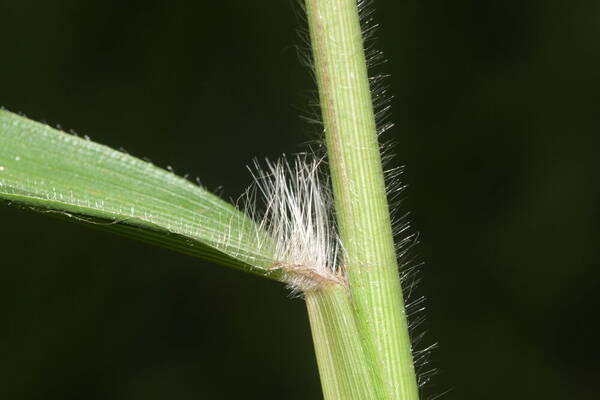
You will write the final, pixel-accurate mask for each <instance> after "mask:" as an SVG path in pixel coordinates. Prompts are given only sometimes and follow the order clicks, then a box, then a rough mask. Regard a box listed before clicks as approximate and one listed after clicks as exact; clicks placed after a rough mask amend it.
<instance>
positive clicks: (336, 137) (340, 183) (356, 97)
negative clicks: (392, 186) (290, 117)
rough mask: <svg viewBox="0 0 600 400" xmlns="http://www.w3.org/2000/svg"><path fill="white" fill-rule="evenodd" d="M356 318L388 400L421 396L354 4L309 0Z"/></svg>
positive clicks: (344, 0) (352, 0)
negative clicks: (414, 365)
mask: <svg viewBox="0 0 600 400" xmlns="http://www.w3.org/2000/svg"><path fill="white" fill-rule="evenodd" d="M305 1H306V9H307V15H308V23H309V30H310V38H311V44H312V49H313V60H314V69H315V74H316V77H317V84H318V88H319V97H320V103H321V111H322V117H323V123H324V127H325V139H326V144H327V152H328V156H329V165H330V169H331V177H332V184H333V190H334V197H335V207H336V215H337V220H338V226H339V230H340V236H341V239H342V243H343V246H344V265H345V268H346V271H347V277H348V281H349V287H350V294H351V298H352V302H353V303H352V304H353V308H354V316H355V318H356V324H357V327H358V329H359V332H360V335H361V338H362V340H363V343H364V346H365V351H366V354H371V355H372V356H373V360H371V362H372V366H373V368H375V369H376V374H377V375H379V376H381V377H382V379H383V385H384V391H385V398H387V399H403V400H416V399H418V386H417V381H416V377H415V371H414V367H413V360H412V354H411V344H410V337H409V333H408V328H407V322H406V316H405V314H404V304H403V299H402V291H401V287H400V278H399V275H398V264H397V261H396V252H395V247H394V241H393V237H392V228H391V223H390V215H389V207H388V204H387V198H386V188H385V181H384V175H383V168H382V164H381V156H380V150H379V143H378V139H377V128H376V121H375V116H374V112H373V105H372V99H371V93H370V87H369V79H368V75H367V66H366V61H365V54H364V48H363V38H362V33H361V28H360V21H359V16H358V9H357V3H356V0H305Z"/></svg>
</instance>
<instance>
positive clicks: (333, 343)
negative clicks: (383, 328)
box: [305, 285, 382, 400]
mask: <svg viewBox="0 0 600 400" xmlns="http://www.w3.org/2000/svg"><path fill="white" fill-rule="evenodd" d="M305 300H306V307H307V309H308V315H309V319H310V326H311V331H312V335H313V342H314V345H315V353H316V355H317V362H318V364H319V371H320V375H321V386H322V387H323V395H324V397H325V400H359V399H360V400H363V399H364V400H372V399H380V398H382V397H381V395H382V393H381V384H380V382H378V381H377V377H376V375H375V373H374V372H375V371H374V370H373V369H372V368H370V361H369V357H368V356H367V354H366V353H365V351H364V349H363V346H362V343H361V339H360V335H359V333H358V329H357V326H356V323H355V320H354V318H353V315H352V314H353V311H352V305H351V303H350V297H349V295H348V290H347V288H346V287H345V286H343V285H330V286H326V287H323V288H321V289H319V290H315V291H310V292H306V293H305Z"/></svg>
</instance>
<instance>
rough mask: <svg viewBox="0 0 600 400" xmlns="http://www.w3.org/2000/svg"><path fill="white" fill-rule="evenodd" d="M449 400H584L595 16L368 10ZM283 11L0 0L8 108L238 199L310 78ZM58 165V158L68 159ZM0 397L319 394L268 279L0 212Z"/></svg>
mask: <svg viewBox="0 0 600 400" xmlns="http://www.w3.org/2000/svg"><path fill="white" fill-rule="evenodd" d="M376 6H377V13H376V19H377V22H379V23H381V26H382V28H381V29H380V30H379V33H378V42H377V47H378V48H379V49H381V50H383V51H384V52H385V54H386V56H387V58H388V59H389V62H388V63H387V64H385V65H384V66H381V67H379V68H378V71H380V72H382V71H383V72H388V73H391V75H392V77H391V78H390V79H389V80H388V83H389V85H390V90H391V92H392V93H393V95H394V100H393V111H392V119H393V121H395V122H396V127H395V128H394V129H393V130H391V131H390V132H388V134H387V138H388V139H394V140H396V141H397V145H396V146H395V150H394V151H395V153H397V158H396V160H395V162H396V163H397V164H405V165H406V166H407V168H406V173H405V175H404V181H405V182H406V183H408V184H409V188H408V189H407V191H406V192H405V201H404V202H403V203H402V206H401V210H399V212H400V213H404V212H406V211H409V210H410V211H411V217H410V218H411V220H412V221H413V227H414V229H415V230H416V231H419V232H420V233H421V237H420V238H421V239H420V241H421V244H420V246H419V249H418V254H419V257H420V259H421V260H423V261H424V262H425V264H424V266H423V268H422V275H423V279H422V283H421V285H420V287H419V294H421V295H425V296H427V297H428V299H429V300H428V311H427V317H428V321H427V323H426V327H425V328H423V329H427V330H428V331H429V332H428V334H427V336H426V343H427V342H439V344H440V345H439V349H438V350H436V351H435V352H434V354H433V361H432V365H433V366H434V367H437V368H439V369H440V371H441V372H440V374H439V375H438V376H437V377H436V378H435V379H434V380H433V382H432V383H431V384H429V385H428V386H427V387H426V388H425V391H426V393H427V394H429V395H435V394H437V393H441V392H444V391H445V390H447V389H451V392H450V393H448V394H447V395H446V396H445V397H443V398H447V399H461V400H467V399H478V400H479V399H488V400H492V399H507V398H510V399H538V398H539V399H547V400H550V399H584V398H594V397H596V396H597V391H598V379H599V378H600V369H599V367H598V362H597V359H598V357H599V356H600V353H599V351H598V344H597V341H596V340H597V337H598V333H599V330H598V326H599V323H598V306H599V305H600V303H599V301H598V289H599V288H600V268H599V260H600V257H599V256H600V254H599V248H598V238H599V237H600V190H599V189H600V185H599V184H598V176H599V172H600V161H599V158H598V156H597V153H598V150H599V148H600V139H599V133H600V24H599V23H598V21H599V19H600V2H590V1H583V0H571V1H568V2H565V1H562V0H545V1H532V2H524V1H519V0H509V1H490V0H488V1H475V0H455V1H441V0H430V1H417V0H378V1H376ZM294 8H296V11H297V7H293V6H292V1H291V0H290V1H281V0H271V1H226V0H223V1H210V2H209V1H200V2H192V1H169V2H167V1H148V0H147V1H97V0H86V1H76V0H71V1H65V0H58V1H53V2H50V1H41V0H37V1H36V0H18V1H16V0H15V1H7V0H1V1H0V19H1V23H0V36H1V37H2V45H1V49H2V50H1V54H2V55H1V56H0V76H1V77H2V85H1V91H0V105H2V106H4V107H6V108H7V109H9V110H11V111H16V112H22V113H24V114H26V115H27V116H29V117H30V118H33V119H36V120H41V121H45V122H47V123H48V124H50V125H53V126H57V125H58V124H60V125H61V126H62V128H63V129H65V130H66V131H70V130H74V131H75V132H77V133H78V134H80V135H89V136H90V137H91V138H92V139H93V140H95V141H98V142H100V143H103V144H107V145H110V146H112V147H115V148H119V147H122V148H124V149H126V150H127V151H129V152H130V153H131V154H133V155H136V156H139V157H144V156H145V157H148V158H150V159H151V160H152V161H153V162H154V163H155V164H157V165H160V166H164V167H166V166H167V165H170V166H172V167H173V168H174V170H175V171H176V172H177V173H179V174H182V175H183V174H186V173H188V174H190V176H191V177H192V178H194V177H196V176H198V177H199V178H200V179H201V181H202V183H203V184H205V185H206V186H207V187H209V188H214V189H217V188H218V187H220V186H222V189H221V193H222V194H223V196H224V197H227V198H229V197H232V198H235V197H237V196H238V195H239V194H240V192H241V191H242V189H243V188H244V187H245V186H246V185H247V184H248V183H249V182H250V176H249V173H248V172H247V170H246V169H245V165H246V164H248V163H250V162H251V161H252V159H253V158H254V157H259V158H264V157H271V158H273V157H277V156H278V155H279V154H281V153H284V152H285V153H293V152H296V151H299V150H301V149H302V146H300V145H301V144H302V143H303V142H306V141H307V140H309V139H310V138H311V136H310V135H309V134H307V132H311V131H312V132H314V127H313V128H311V127H309V126H308V125H307V124H306V123H305V122H304V121H303V120H302V119H301V118H300V116H302V115H306V114H307V111H306V109H307V107H306V102H307V99H309V98H310V94H309V93H310V92H311V91H312V90H313V88H314V85H313V83H312V81H311V78H310V74H309V72H308V71H307V70H306V69H305V68H303V67H302V66H301V65H300V63H299V62H298V57H297V54H296V48H295V46H296V45H297V44H299V40H297V38H296V33H295V30H296V28H297V27H298V24H297V18H296V15H295V12H294ZM67 156H68V155H67ZM0 221H1V224H2V225H1V226H2V231H1V233H0V235H1V236H0V237H1V241H0V253H1V255H0V264H1V265H2V278H0V313H1V314H0V315H1V317H2V322H0V328H1V329H0V376H1V378H0V397H2V398H3V399H19V400H20V399H23V400H25V399H27V400H30V399H31V400H33V399H65V400H66V399H81V398H85V399H90V400H93V399H152V400H153V399H157V400H158V399H176V400H187V399H201V398H215V399H221V398H223V399H234V398H240V397H242V396H243V397H244V398H251V399H253V398H261V399H270V398H273V399H310V398H320V396H321V395H320V386H319V380H318V373H317V370H316V366H315V360H314V355H313V349H312V343H311V338H310V331H309V328H308V321H307V317H306V315H305V310H304V304H303V302H302V301H301V300H299V299H290V298H289V297H288V294H287V291H286V290H285V289H284V288H283V287H282V286H281V285H278V284H276V283H273V282H268V281H264V280H261V279H259V278H256V277H253V276H247V275H244V274H241V273H239V272H235V271H231V270H228V269H225V268H222V267H219V266H214V265H211V264H207V263H204V262H201V261H198V260H195V259H192V258H190V257H186V256H182V255H178V254H172V253H170V252H168V251H165V250H162V249H157V248H153V247H151V246H148V245H145V244H141V243H137V242H133V241H130V240H125V239H122V238H120V237H113V236H111V235H109V234H106V233H102V232H97V231H94V230H92V229H88V228H86V227H82V226H76V225H71V224H67V223H65V222H62V221H55V220H53V219H50V218H47V217H43V216H40V215H36V214H30V213H27V212H24V211H20V210H17V209H12V208H8V207H5V206H2V207H0Z"/></svg>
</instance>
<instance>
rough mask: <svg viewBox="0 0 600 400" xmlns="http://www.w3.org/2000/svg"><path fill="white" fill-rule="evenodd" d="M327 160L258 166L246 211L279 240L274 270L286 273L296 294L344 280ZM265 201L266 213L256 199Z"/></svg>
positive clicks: (301, 159)
mask: <svg viewBox="0 0 600 400" xmlns="http://www.w3.org/2000/svg"><path fill="white" fill-rule="evenodd" d="M321 161H322V160H319V159H314V157H313V156H310V155H299V156H297V157H295V158H294V160H293V161H291V162H289V161H288V160H287V158H285V157H283V158H281V159H279V160H278V161H276V162H271V161H267V162H266V163H265V165H264V167H263V166H261V165H259V163H258V162H256V163H255V171H253V172H252V174H253V177H254V180H255V184H254V185H253V187H252V188H251V190H250V191H249V193H248V195H247V199H248V201H247V205H246V212H247V213H248V214H250V215H251V216H252V217H253V218H254V219H255V220H256V221H257V222H258V224H259V226H260V228H261V229H263V230H264V231H266V232H267V233H268V234H269V236H270V237H271V238H272V239H273V240H274V242H275V246H274V247H275V249H274V258H273V263H272V266H271V268H272V269H274V270H279V271H281V272H283V275H284V279H285V280H286V282H287V283H288V285H289V286H290V288H291V289H292V290H293V291H295V292H306V291H309V290H315V289H318V288H320V287H322V286H323V285H327V284H332V283H341V282H343V281H344V280H343V277H342V275H341V274H342V273H341V271H339V269H338V267H337V262H338V254H339V249H340V245H339V239H338V235H337V233H336V231H335V221H334V219H333V217H332V209H333V207H332V196H331V192H330V190H329V188H328V185H326V184H325V183H324V182H322V179H323V178H322V175H321V174H320V172H319V166H320V164H321ZM257 198H258V199H260V201H261V202H264V204H263V205H262V206H263V207H262V211H257V209H258V208H261V207H260V205H259V206H257V204H256V200H255V199H257Z"/></svg>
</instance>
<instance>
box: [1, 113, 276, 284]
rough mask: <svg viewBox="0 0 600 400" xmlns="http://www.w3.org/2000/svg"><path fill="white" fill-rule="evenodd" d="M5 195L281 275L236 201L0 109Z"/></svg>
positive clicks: (252, 269) (257, 230) (8, 199)
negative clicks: (228, 200)
mask: <svg viewBox="0 0 600 400" xmlns="http://www.w3.org/2000/svg"><path fill="white" fill-rule="evenodd" d="M0 200H3V202H5V203H8V204H15V205H19V206H22V207H27V208H30V209H33V210H36V211H42V212H46V213H50V214H51V215H53V216H58V217H60V218H66V219H69V220H71V221H74V222H79V223H85V224H91V225H92V226H94V227H96V228H100V229H104V230H110V231H113V232H116V233H120V234H123V235H126V236H129V237H133V238H136V239H139V240H142V241H145V242H149V243H152V244H156V245H159V246H162V247H166V248H169V249H172V250H175V251H178V252H182V253H186V254H190V255H193V256H196V257H198V258H202V259H206V260H211V261H214V262H217V263H220V264H223V265H227V266H230V267H234V268H238V269H241V270H244V271H247V272H251V273H255V274H259V275H262V276H266V277H269V278H272V279H278V280H281V275H280V273H278V272H276V271H271V270H269V267H270V264H271V260H272V254H273V252H272V249H273V245H272V243H271V240H270V238H269V237H268V236H267V235H266V234H265V233H264V232H263V231H262V230H261V229H260V228H259V227H258V226H257V224H256V223H255V222H254V221H253V220H252V219H251V218H249V217H248V216H246V215H245V214H244V213H243V212H242V211H240V210H239V209H238V208H236V207H235V206H234V205H232V204H230V203H228V202H226V201H224V200H222V199H221V198H219V197H217V196H215V195H214V194H212V193H210V192H208V191H207V190H205V189H204V188H202V187H199V186H197V185H195V184H193V183H191V182H189V181H187V180H186V179H184V178H181V177H178V176H176V175H174V174H173V173H171V172H168V171H166V170H164V169H162V168H158V167H156V166H154V165H152V164H150V163H148V162H145V161H142V160H140V159H137V158H135V157H132V156H130V155H128V154H125V153H122V152H119V151H116V150H113V149H111V148H109V147H107V146H103V145H101V144H98V143H94V142H92V141H89V140H86V139H82V138H79V137H77V136H73V135H69V134H66V133H64V132H61V131H58V130H56V129H53V128H51V127H49V126H46V125H43V124H40V123H38V122H35V121H31V120H29V119H27V118H24V117H21V116H19V115H16V114H13V113H11V112H8V111H5V110H0Z"/></svg>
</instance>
